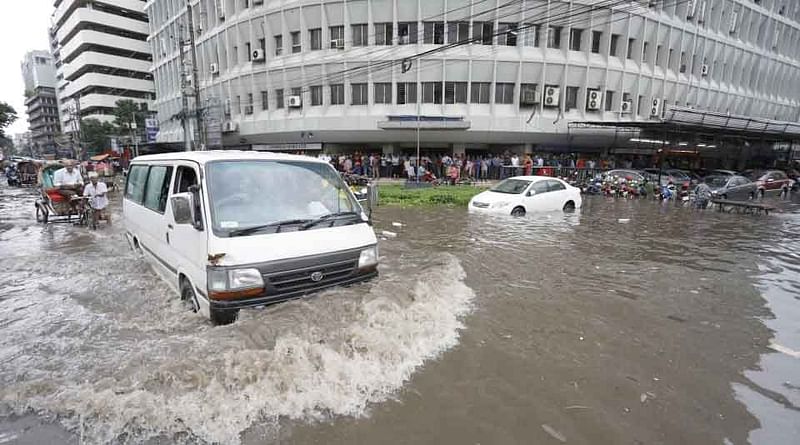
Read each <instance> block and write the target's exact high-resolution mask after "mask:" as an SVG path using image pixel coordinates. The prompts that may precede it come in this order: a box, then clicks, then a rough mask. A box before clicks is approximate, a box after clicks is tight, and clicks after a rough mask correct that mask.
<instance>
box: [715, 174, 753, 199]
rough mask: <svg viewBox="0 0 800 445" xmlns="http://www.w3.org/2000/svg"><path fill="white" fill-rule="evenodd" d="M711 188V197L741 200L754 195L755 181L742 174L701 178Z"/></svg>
mask: <svg viewBox="0 0 800 445" xmlns="http://www.w3.org/2000/svg"><path fill="white" fill-rule="evenodd" d="M703 182H705V184H706V185H708V187H709V188H710V189H711V197H712V198H716V199H730V200H734V201H743V200H747V199H753V198H755V196H756V183H755V182H753V181H751V180H749V179H747V178H745V177H744V176H738V175H734V176H726V175H711V176H706V177H705V179H704V180H703Z"/></svg>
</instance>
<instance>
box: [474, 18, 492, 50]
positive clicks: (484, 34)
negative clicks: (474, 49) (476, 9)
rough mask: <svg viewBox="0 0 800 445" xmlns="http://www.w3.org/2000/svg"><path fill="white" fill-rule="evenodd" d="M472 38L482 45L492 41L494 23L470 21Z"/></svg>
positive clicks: (489, 43)
mask: <svg viewBox="0 0 800 445" xmlns="http://www.w3.org/2000/svg"><path fill="white" fill-rule="evenodd" d="M472 38H473V39H474V40H475V43H480V44H482V45H491V44H492V43H494V23H492V22H472Z"/></svg>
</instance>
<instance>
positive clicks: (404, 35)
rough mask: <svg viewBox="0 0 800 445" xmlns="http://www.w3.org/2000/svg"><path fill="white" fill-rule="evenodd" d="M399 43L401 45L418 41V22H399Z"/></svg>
mask: <svg viewBox="0 0 800 445" xmlns="http://www.w3.org/2000/svg"><path fill="white" fill-rule="evenodd" d="M397 43H398V44H399V45H413V44H415V43H417V22H400V23H398V24H397Z"/></svg>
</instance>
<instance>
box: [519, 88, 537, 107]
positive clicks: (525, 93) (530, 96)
mask: <svg viewBox="0 0 800 445" xmlns="http://www.w3.org/2000/svg"><path fill="white" fill-rule="evenodd" d="M519 103H520V105H523V106H525V105H527V106H530V105H534V104H535V103H537V101H536V84H535V83H523V84H520V86H519Z"/></svg>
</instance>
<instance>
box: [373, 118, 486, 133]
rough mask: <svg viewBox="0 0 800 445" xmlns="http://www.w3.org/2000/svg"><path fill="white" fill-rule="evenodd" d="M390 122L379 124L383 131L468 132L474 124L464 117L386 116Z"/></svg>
mask: <svg viewBox="0 0 800 445" xmlns="http://www.w3.org/2000/svg"><path fill="white" fill-rule="evenodd" d="M386 117H387V118H388V120H386V121H380V122H378V128H380V129H382V130H416V129H417V128H419V129H420V130H468V129H469V128H470V126H471V125H472V123H471V122H470V121H466V120H464V117H463V116H419V117H418V116H417V115H399V116H386Z"/></svg>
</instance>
